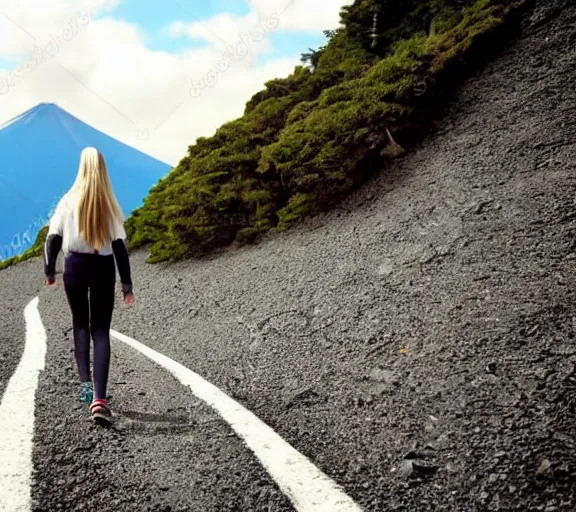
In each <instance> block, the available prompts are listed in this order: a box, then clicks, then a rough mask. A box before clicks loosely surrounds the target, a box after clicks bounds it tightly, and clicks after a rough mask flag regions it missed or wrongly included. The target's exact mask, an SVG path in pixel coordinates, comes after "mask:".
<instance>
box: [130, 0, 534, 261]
mask: <svg viewBox="0 0 576 512" xmlns="http://www.w3.org/2000/svg"><path fill="white" fill-rule="evenodd" d="M525 1H526V0H356V1H355V2H354V3H353V4H352V5H350V6H348V7H344V8H343V9H342V10H341V26H340V28H338V29H337V30H334V31H326V32H325V35H326V37H327V43H326V44H325V46H323V47H322V48H319V49H316V50H310V51H309V52H308V53H306V54H304V55H302V65H300V66H297V67H296V68H295V69H294V71H293V73H292V74H291V75H290V76H289V77H287V78H282V79H275V80H271V81H269V82H268V83H266V86H265V89H264V90H262V91H260V92H258V93H257V94H256V95H254V96H253V97H252V98H251V99H250V100H249V101H248V103H247V105H246V109H245V112H244V115H243V116H242V117H241V118H239V119H236V120H234V121H231V122H229V123H227V124H225V125H223V126H222V127H221V128H220V129H218V130H217V132H216V133H215V134H214V135H213V136H212V137H202V138H199V139H198V140H197V141H196V143H195V144H194V145H191V146H190V147H189V151H188V155H186V156H185V157H184V158H183V159H182V160H181V161H180V163H179V164H178V166H177V167H175V168H174V169H173V170H172V171H171V172H170V173H169V175H168V176H167V177H165V178H164V179H162V180H161V181H160V182H159V183H158V184H157V185H156V186H155V187H153V189H152V190H151V192H150V194H149V196H148V197H147V198H146V200H145V202H144V205H143V206H142V207H141V208H139V209H138V210H136V211H135V212H133V214H132V215H131V216H130V217H129V219H128V220H127V230H128V235H129V238H130V241H131V246H132V247H133V248H136V247H139V246H142V245H148V244H150V261H151V262H158V261H163V260H176V259H180V258H183V257H190V256H199V255H201V254H203V253H206V252H209V251H211V250H214V249H216V248H219V247H224V246H227V245H229V244H231V243H234V242H237V243H244V242H253V241H254V240H256V239H257V238H258V237H259V236H260V235H262V234H263V233H266V232H267V231H269V230H271V229H277V230H284V229H286V228H288V227H289V226H290V225H292V224H293V223H295V222H297V221H298V220H299V219H302V218H303V217H305V216H308V215H313V214H316V213H318V212H320V211H323V210H326V209H328V208H330V207H331V206H333V205H334V204H335V203H336V202H338V201H339V200H341V199H342V198H343V197H344V196H345V195H346V194H348V193H349V192H350V191H351V190H352V189H354V187H356V186H357V185H359V184H360V183H362V182H363V181H365V180H366V179H367V177H369V175H370V174H371V173H374V172H377V171H379V170H381V169H382V168H383V167H385V165H386V162H387V161H388V160H390V159H392V158H394V157H395V156H397V155H399V154H401V153H403V152H404V151H406V150H407V149H408V148H409V147H410V146H412V145H413V144H415V143H416V142H418V140H419V139H421V137H422V136H423V135H424V133H425V131H426V122H427V120H428V119H429V118H430V117H431V116H432V114H433V112H434V111H435V110H436V109H437V108H438V106H439V105H440V104H441V102H442V100H445V99H446V98H447V97H448V96H449V94H448V91H450V89H451V88H453V87H454V86H455V85H456V84H457V83H458V81H461V79H462V76H463V71H464V70H466V69H467V68H468V67H469V66H470V65H472V66H473V65H475V64H476V63H477V61H478V60H481V59H482V58H483V57H485V56H486V55H488V54H489V53H490V52H491V51H492V48H493V47H495V46H498V45H501V44H502V43H503V41H504V40H505V37H507V34H508V33H509V25H510V24H511V20H512V19H514V16H513V14H514V13H515V12H516V11H517V10H518V9H519V8H520V7H521V6H522V5H523V4H524V3H525Z"/></svg>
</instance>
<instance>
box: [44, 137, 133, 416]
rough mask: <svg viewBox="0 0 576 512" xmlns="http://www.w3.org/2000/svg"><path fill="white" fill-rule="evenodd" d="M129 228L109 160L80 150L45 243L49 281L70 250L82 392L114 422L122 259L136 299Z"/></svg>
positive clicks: (125, 281)
mask: <svg viewBox="0 0 576 512" xmlns="http://www.w3.org/2000/svg"><path fill="white" fill-rule="evenodd" d="M125 239H126V232H125V230H124V225H123V216H122V211H121V210H120V206H119V205H118V201H117V200H116V197H115V196H114V192H113V190H112V186H111V184H110V178H109V176H108V170H107V168H106V162H105V161H104V157H103V156H102V155H101V154H100V152H99V151H98V150H96V149H95V148H86V149H84V151H82V154H81V156H80V165H79V168H78V175H77V178H76V181H75V182H74V185H72V188H71V189H70V190H69V191H68V192H67V193H66V194H65V195H64V197H63V198H62V199H61V200H60V202H59V203H58V206H57V207H56V211H55V213H54V216H53V217H52V219H51V220H50V227H49V229H48V235H47V238H46V244H45V248H44V273H45V275H46V284H47V285H48V286H54V285H55V282H56V279H55V274H56V260H57V258H58V254H59V252H60V250H62V252H63V253H64V257H65V259H64V272H63V282H64V290H65V292H66V297H67V299H68V304H69V306H70V311H71V312H72V325H73V331H74V352H75V355H76V363H77V365H78V372H79V374H80V381H81V392H82V394H81V398H80V400H81V401H82V402H84V403H88V404H90V412H91V414H92V416H93V418H94V419H95V420H96V421H97V422H99V423H104V424H110V423H111V422H112V414H111V412H110V407H109V406H108V402H107V401H106V387H107V384H108V372H109V368H110V323H111V321H112V311H113V309H114V294H115V291H114V288H115V282H116V268H115V265H114V260H116V263H117V265H118V271H119V274H120V281H121V283H122V293H123V295H124V302H125V303H126V304H127V305H132V304H133V303H134V294H133V292H132V279H131V275H130V261H129V258H128V251H127V248H126V243H125ZM90 335H92V340H93V342H94V365H93V368H94V379H93V383H92V378H91V373H90Z"/></svg>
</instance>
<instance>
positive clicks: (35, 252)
mask: <svg viewBox="0 0 576 512" xmlns="http://www.w3.org/2000/svg"><path fill="white" fill-rule="evenodd" d="M47 234H48V226H44V227H43V228H42V229H41V230H40V232H39V233H38V236H37V237H36V240H34V244H33V245H32V247H30V249H27V250H26V251H24V252H23V253H22V254H20V255H19V256H13V257H12V258H8V259H6V260H2V261H0V270H3V269H5V268H8V267H10V266H12V265H16V264H17V263H20V262H22V261H26V260H29V259H31V258H36V257H38V256H42V253H43V252H44V242H45V241H46V235H47Z"/></svg>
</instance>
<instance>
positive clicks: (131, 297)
mask: <svg viewBox="0 0 576 512" xmlns="http://www.w3.org/2000/svg"><path fill="white" fill-rule="evenodd" d="M124 304H126V305H127V306H132V304H134V294H133V293H132V292H129V293H127V294H126V295H124Z"/></svg>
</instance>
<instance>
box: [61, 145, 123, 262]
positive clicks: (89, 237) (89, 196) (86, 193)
mask: <svg viewBox="0 0 576 512" xmlns="http://www.w3.org/2000/svg"><path fill="white" fill-rule="evenodd" d="M72 188H73V189H75V190H76V191H78V193H79V198H78V212H77V213H78V231H79V233H80V235H81V236H82V238H84V240H85V241H86V242H87V243H88V244H89V245H90V246H91V247H94V249H96V250H97V251H100V250H101V249H102V248H103V247H105V246H106V245H107V244H109V243H110V242H111V241H112V236H113V235H112V226H113V225H114V221H116V220H118V221H120V222H122V220H123V216H122V210H121V209H120V206H119V204H118V201H117V199H116V196H115V195H114V191H113V190H112V185H111V183H110V177H109V176H108V169H107V167H106V161H105V160H104V157H103V156H102V154H101V153H100V152H99V151H98V150H97V149H96V148H85V149H84V150H83V151H82V154H81V155H80V165H79V167H78V175H77V177H76V182H75V183H74V185H73V187H72Z"/></svg>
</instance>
